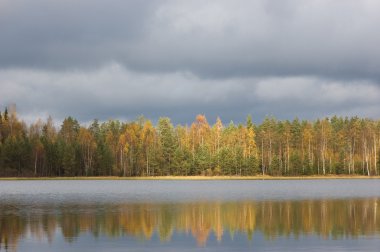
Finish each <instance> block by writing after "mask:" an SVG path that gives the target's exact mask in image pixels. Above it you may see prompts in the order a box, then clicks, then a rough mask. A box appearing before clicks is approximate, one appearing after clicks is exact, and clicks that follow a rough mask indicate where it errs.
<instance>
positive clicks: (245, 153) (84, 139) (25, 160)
mask: <svg viewBox="0 0 380 252" xmlns="http://www.w3.org/2000/svg"><path fill="white" fill-rule="evenodd" d="M379 140H380V121H375V120H372V119H361V118H358V117H351V118H347V117H346V118H342V117H337V116H334V117H332V118H323V119H318V120H315V121H306V120H302V121H300V120H298V119H294V120H293V121H288V120H285V121H281V120H277V119H275V118H273V117H266V118H265V119H264V121H263V122H262V123H261V124H258V125H255V124H254V123H252V118H251V116H248V117H247V120H246V123H245V124H238V125H236V124H234V123H232V122H231V123H229V124H223V123H222V121H221V120H220V118H217V119H216V122H215V124H213V125H210V124H209V123H208V122H207V119H206V117H205V116H204V115H197V116H196V118H195V121H194V122H193V123H192V124H191V125H189V126H183V125H177V126H173V124H172V123H171V121H170V119H169V118H167V117H162V118H160V119H159V120H158V123H157V125H153V124H152V122H151V121H150V120H148V119H146V118H143V117H140V118H138V119H137V120H135V121H132V122H120V121H118V120H109V121H107V122H102V123H100V122H99V121H98V120H94V121H93V122H92V124H91V125H90V126H89V127H85V126H81V125H80V124H79V123H78V121H77V120H76V119H74V118H72V117H67V118H66V119H64V121H63V122H62V125H61V126H60V127H59V128H56V127H55V126H54V124H53V121H52V119H51V118H49V119H47V121H42V120H37V121H36V122H35V123H32V124H31V125H26V124H25V123H24V122H23V121H21V120H20V119H19V118H18V117H17V114H16V110H15V109H14V108H10V109H9V110H8V109H5V111H4V112H0V176H3V177H4V176H166V175H174V176H175V175H178V176H189V175H205V176H213V175H227V176H233V175H239V176H252V175H259V174H260V175H273V176H299V175H327V174H358V175H359V174H360V175H368V176H371V175H379V165H380V164H379V158H378V154H379V148H380V147H379Z"/></svg>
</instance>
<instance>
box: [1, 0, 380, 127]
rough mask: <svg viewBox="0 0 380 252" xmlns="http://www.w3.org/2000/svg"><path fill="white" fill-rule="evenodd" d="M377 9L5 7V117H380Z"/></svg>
mask: <svg viewBox="0 0 380 252" xmlns="http://www.w3.org/2000/svg"><path fill="white" fill-rule="evenodd" d="M379 10H380V2H379V1H377V0H373V1H371V0H361V1H357V0H335V1H331V0H308V1H305V0H281V1H278V0H256V1H244V0H234V1H232V0H230V1H227V0H211V1H201V0H192V1H178V0H150V1H141V0H109V1H101V0H81V1H74V0H65V1H58V0H33V1H29V0H0V90H1V91H0V92H1V95H0V106H1V107H4V106H6V105H7V104H9V103H16V104H17V107H18V110H19V112H20V113H21V115H22V117H23V118H25V119H26V120H28V121H33V120H35V118H36V117H46V116H47V115H52V116H53V117H54V118H56V119H57V120H62V119H63V118H64V117H66V116H68V115H72V116H74V117H76V118H77V119H79V120H80V121H82V122H87V121H89V120H92V119H94V118H99V119H101V120H107V119H109V118H119V119H134V118H136V117H137V116H139V115H141V114H144V115H145V116H147V117H149V118H151V119H153V120H157V118H158V117H159V116H169V117H171V118H172V119H173V121H174V122H175V123H191V121H192V120H193V119H194V117H195V115H196V114H198V113H204V114H206V116H207V117H208V118H209V122H214V121H215V118H216V117H217V116H220V117H222V120H223V121H224V122H225V123H228V122H229V120H234V121H235V122H242V121H244V120H245V117H246V115H247V114H249V113H250V114H252V115H253V117H254V118H255V120H256V121H261V119H263V117H265V116H266V115H268V116H271V115H273V116H276V117H278V118H281V119H292V118H294V117H296V116H298V117H299V118H305V119H315V118H316V117H323V116H330V115H332V114H338V115H342V116H346V115H347V116H350V115H359V116H368V117H380V111H378V109H377V108H378V107H379V106H380V85H379V84H380V71H379V69H380V50H378V44H380V29H379V25H380V15H379V14H378V12H379Z"/></svg>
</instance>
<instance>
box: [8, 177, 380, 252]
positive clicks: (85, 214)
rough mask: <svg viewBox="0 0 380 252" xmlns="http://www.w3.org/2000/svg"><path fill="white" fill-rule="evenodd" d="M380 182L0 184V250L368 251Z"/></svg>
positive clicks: (379, 241) (377, 238)
mask: <svg viewBox="0 0 380 252" xmlns="http://www.w3.org/2000/svg"><path fill="white" fill-rule="evenodd" d="M379 204H380V180H307V181H301V180H289V181H282V180H280V181H275V180H273V181H244V180H242V181H127V180H117V181H104V180H99V181H91V180H84V181H78V180H67V181H62V180H57V181H50V180H49V181H0V246H1V248H0V251H6V250H7V251H149V250H152V251H153V250H154V251H198V250H202V251H247V250H252V251H306V250H307V251H321V250H330V251H378V248H379V247H380V213H379V212H380V211H379V209H378V207H379Z"/></svg>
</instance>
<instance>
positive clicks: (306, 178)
mask: <svg viewBox="0 0 380 252" xmlns="http://www.w3.org/2000/svg"><path fill="white" fill-rule="evenodd" d="M312 179H380V176H363V175H312V176H269V175H264V176H263V175H257V176H154V177H153V176H151V177H117V176H100V177H0V180H312Z"/></svg>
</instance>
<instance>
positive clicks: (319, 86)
mask: <svg viewBox="0 0 380 252" xmlns="http://www.w3.org/2000/svg"><path fill="white" fill-rule="evenodd" d="M0 86H1V90H2V100H0V105H1V106H5V105H6V104H9V103H16V104H17V106H18V108H19V112H20V114H21V116H22V117H23V118H26V119H27V120H30V119H33V120H35V119H36V118H37V117H39V116H42V117H46V116H47V115H49V114H50V115H52V116H53V117H54V118H56V119H57V120H58V121H61V120H62V119H63V118H64V117H66V116H68V115H72V116H74V117H75V118H77V119H79V120H80V121H82V122H87V121H90V120H92V119H94V118H98V119H100V120H107V119H110V118H114V119H122V120H132V119H135V118H136V117H137V116H139V115H141V114H144V115H145V116H147V117H148V118H150V119H152V120H154V121H156V120H157V119H158V117H159V116H169V117H171V118H172V119H173V121H174V123H184V124H186V123H191V122H192V121H193V120H194V117H195V115H196V114H198V113H204V114H206V116H207V118H208V120H209V122H210V123H213V122H214V121H215V119H216V117H217V116H220V117H221V118H222V120H223V121H224V122H225V123H228V122H229V121H230V120H233V121H235V122H243V121H244V120H245V117H246V116H247V114H252V115H253V117H254V119H255V121H257V122H259V121H261V120H262V118H263V117H264V116H266V115H273V116H276V117H277V118H280V119H292V118H294V117H296V116H298V117H299V118H301V119H315V118H316V117H324V116H326V115H327V116H329V115H332V114H337V115H342V116H350V115H359V116H363V117H379V116H380V112H379V111H378V110H377V109H376V107H378V106H379V105H380V88H379V87H378V86H377V85H376V84H375V83H373V82H371V81H366V82H363V81H352V82H349V83H347V82H339V81H333V80H330V81H329V80H321V79H318V78H314V77H308V76H304V77H286V78H284V77H282V78H277V77H271V78H256V77H254V78H229V79H226V80H215V79H201V78H199V77H198V76H196V75H194V74H192V73H189V72H175V73H170V74H162V73H152V74H145V73H141V72H136V71H132V70H128V69H125V68H123V67H122V66H120V65H118V64H111V65H108V66H107V67H103V68H101V69H97V70H92V71H64V72H62V71H58V72H52V71H35V70H2V71H0Z"/></svg>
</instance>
